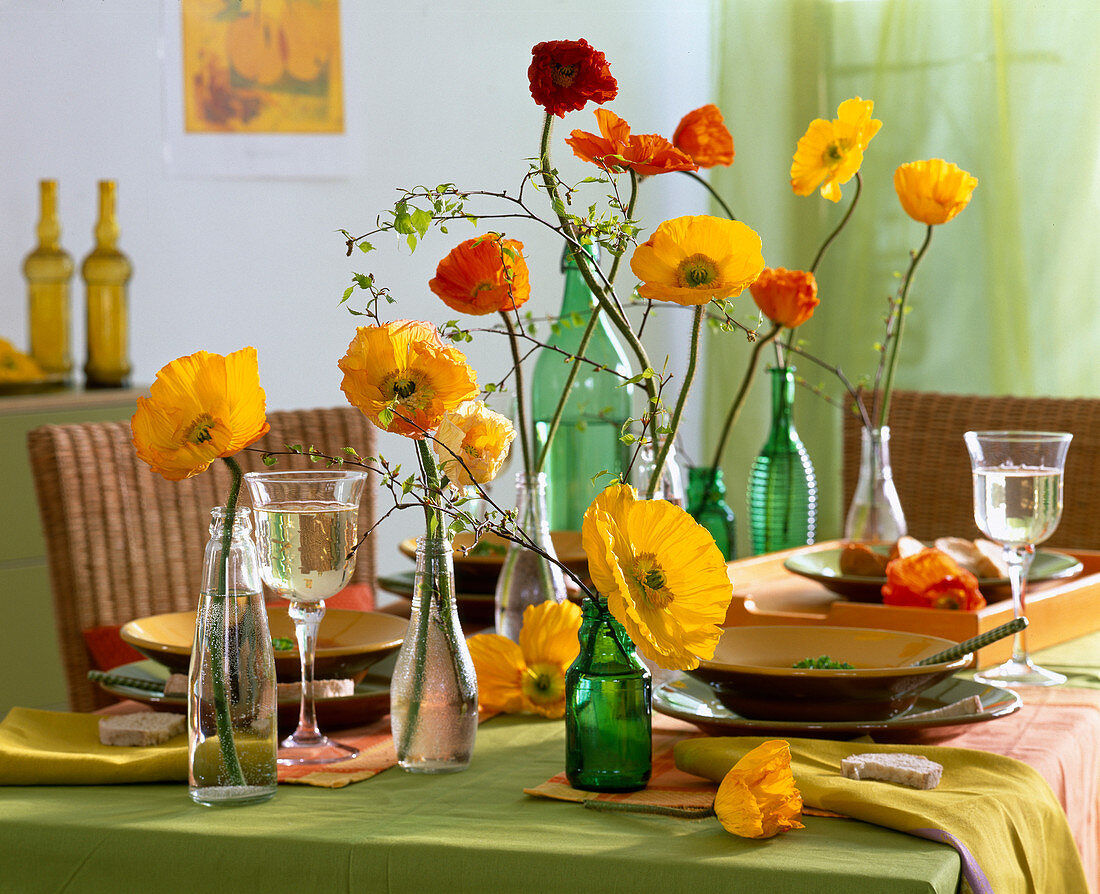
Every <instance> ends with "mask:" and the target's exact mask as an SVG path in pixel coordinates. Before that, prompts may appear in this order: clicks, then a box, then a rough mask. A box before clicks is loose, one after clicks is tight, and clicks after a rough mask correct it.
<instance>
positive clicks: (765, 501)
mask: <svg viewBox="0 0 1100 894" xmlns="http://www.w3.org/2000/svg"><path fill="white" fill-rule="evenodd" d="M768 373H769V374H770V375H771V380H772V415H771V430H770V431H769V432H768V439H767V441H766V442H765V444H764V447H763V449H762V450H761V451H760V455H759V456H757V457H756V460H755V461H754V462H753V464H752V470H751V471H750V472H749V528H750V530H751V531H752V548H753V552H754V553H756V554H757V555H759V554H760V553H771V552H776V551H777V550H781V549H790V548H792V547H795V546H805V545H806V544H807V543H813V542H814V534H815V532H816V530H817V476H816V475H815V474H814V466H813V463H812V462H810V457H809V454H807V453H806V448H805V447H804V446H803V444H802V439H801V438H800V437H799V436H798V432H797V431H795V427H794V422H793V420H792V418H791V410H792V407H793V404H794V367H782V368H771V369H769V370H768Z"/></svg>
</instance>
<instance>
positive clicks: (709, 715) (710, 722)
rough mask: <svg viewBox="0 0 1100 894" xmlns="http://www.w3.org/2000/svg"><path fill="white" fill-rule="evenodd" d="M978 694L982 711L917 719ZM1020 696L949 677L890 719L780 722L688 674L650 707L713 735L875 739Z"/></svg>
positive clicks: (966, 719)
mask: <svg viewBox="0 0 1100 894" xmlns="http://www.w3.org/2000/svg"><path fill="white" fill-rule="evenodd" d="M975 695H976V696H978V698H979V699H981V703H982V711H981V713H976V714H964V715H961V716H958V717H920V716H919V715H920V713H921V712H923V711H931V710H933V709H935V708H943V707H946V706H947V705H951V704H954V703H955V702H957V701H961V700H962V699H966V698H970V697H972V696H975ZM1021 704H1023V702H1022V700H1021V699H1020V696H1018V695H1017V694H1016V693H1014V692H1010V691H1009V690H1007V689H998V688H996V687H995V686H986V685H984V684H982V683H975V682H973V681H971V680H964V679H959V678H958V677H952V678H951V679H948V680H944V681H943V682H942V683H937V684H936V685H935V686H931V687H929V688H928V689H926V690H925V691H924V693H923V694H922V695H921V697H920V698H919V699H917V703H916V704H915V705H913V707H912V708H910V709H909V710H908V711H905V712H904V713H902V714H899V715H898V716H897V717H892V718H890V719H889V720H865V721H793V720H792V721H783V720H749V719H748V718H747V717H742V716H741V715H739V714H737V713H735V712H734V711H731V710H730V709H729V708H727V707H726V706H725V705H723V704H722V703H721V702H720V701H719V700H718V696H716V695H715V694H714V690H712V689H711V688H710V687H709V686H707V685H706V684H705V683H703V682H702V681H700V680H696V679H694V678H692V677H682V678H680V679H677V680H672V681H670V682H668V683H665V684H664V685H662V686H659V687H657V689H656V691H655V692H654V693H653V708H654V710H656V711H659V712H660V713H662V714H667V715H668V716H669V717H676V718H678V719H679V720H686V721H687V722H688V723H693V724H695V725H696V726H697V727H699V729H701V730H703V732H705V733H707V734H708V735H712V736H795V737H802V738H818V739H820V738H854V737H856V736H863V735H867V734H869V733H873V734H875V738H876V740H879V741H884V740H885V738H887V737H897V738H906V737H907V736H909V735H910V734H912V733H917V732H925V731H928V730H937V729H944V728H949V727H954V726H964V725H967V724H971V723H986V722H988V721H990V720H994V719H996V718H998V717H1006V716H1007V715H1009V714H1013V713H1015V712H1016V711H1018V710H1019V709H1020V705H1021Z"/></svg>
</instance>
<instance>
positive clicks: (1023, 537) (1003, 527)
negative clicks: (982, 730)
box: [964, 431, 1073, 686]
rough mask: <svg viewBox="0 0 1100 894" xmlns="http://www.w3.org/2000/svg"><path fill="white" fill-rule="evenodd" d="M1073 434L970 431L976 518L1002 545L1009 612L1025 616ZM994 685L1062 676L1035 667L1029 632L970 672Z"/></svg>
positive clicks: (1058, 514) (1046, 682)
mask: <svg viewBox="0 0 1100 894" xmlns="http://www.w3.org/2000/svg"><path fill="white" fill-rule="evenodd" d="M1072 437H1073V435H1071V434H1068V433H1066V432H1045V431H968V432H967V433H966V434H965V435H964V438H965V440H966V449H967V450H969V451H970V465H971V469H972V471H973V473H974V520H975V521H976V522H977V523H978V527H979V528H980V529H981V531H982V533H983V534H985V536H986V537H988V538H989V539H990V540H995V541H997V542H998V543H999V544H1001V546H1002V548H1003V549H1004V557H1005V561H1006V563H1007V564H1008V580H1009V583H1010V584H1011V586H1012V610H1013V612H1014V614H1015V616H1016V617H1017V618H1022V617H1026V614H1027V609H1026V602H1025V598H1024V597H1025V590H1026V586H1027V573H1028V569H1030V568H1031V559H1032V556H1034V554H1035V544H1037V543H1042V542H1043V541H1044V540H1046V539H1047V538H1048V537H1049V536H1050V535H1051V534H1053V533H1054V529H1055V528H1057V527H1058V522H1059V521H1060V520H1061V518H1062V472H1063V469H1064V468H1065V463H1066V451H1067V450H1068V449H1069V442H1070V439H1071V438H1072ZM974 679H975V680H978V681H979V682H982V683H987V684H989V685H992V686H1055V685H1057V684H1059V683H1064V682H1066V678H1065V677H1064V676H1063V675H1062V674H1059V673H1057V672H1055V671H1050V670H1046V669H1045V668H1042V667H1039V666H1038V665H1037V664H1035V663H1034V662H1033V661H1032V660H1031V659H1030V658H1029V657H1028V653H1027V631H1026V630H1021V631H1020V632H1019V633H1017V634H1016V635H1015V637H1014V638H1013V640H1012V657H1011V658H1010V659H1009V660H1008V661H1006V662H1005V663H1004V664H1002V665H1000V666H999V667H995V668H991V669H989V670H987V671H982V672H981V673H977V674H975V675H974Z"/></svg>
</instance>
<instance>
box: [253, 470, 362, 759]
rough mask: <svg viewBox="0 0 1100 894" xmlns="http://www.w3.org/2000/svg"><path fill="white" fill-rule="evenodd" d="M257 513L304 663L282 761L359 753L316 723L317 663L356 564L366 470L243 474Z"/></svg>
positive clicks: (264, 566)
mask: <svg viewBox="0 0 1100 894" xmlns="http://www.w3.org/2000/svg"><path fill="white" fill-rule="evenodd" d="M244 479H245V481H246V482H247V484H248V489H249V492H250V493H251V494H252V505H253V511H254V513H255V517H256V546H257V552H258V554H259V558H260V574H261V576H262V577H263V579H264V583H265V584H267V586H268V587H270V588H271V589H272V590H273V591H274V592H275V593H276V594H278V595H279V596H282V597H283V598H285V599H288V600H290V608H289V609H288V610H287V614H288V615H290V618H291V620H293V621H294V635H295V637H296V638H297V640H298V654H299V656H300V659H301V669H302V696H301V702H300V709H299V713H298V728H297V729H296V730H295V731H294V732H293V733H292V734H291V735H290V736H289V737H287V738H286V739H284V740H283V741H282V742H281V743H280V749H279V756H278V761H279V763H281V764H295V765H300V764H328V763H332V762H334V761H340V760H346V759H347V758H349V757H355V755H356V754H358V751H357V750H356V749H355V748H353V747H351V746H350V745H344V744H343V743H341V742H336V741H333V740H332V739H330V738H328V737H327V736H325V735H323V734H322V733H321V731H320V730H319V729H318V728H317V715H316V708H315V705H314V702H313V664H314V656H315V654H316V649H317V630H318V627H319V626H320V624H321V618H323V617H324V614H325V600H326V599H328V598H329V597H330V596H334V595H335V594H336V593H338V592H339V591H340V590H342V589H343V588H344V587H345V586H346V585H347V583H348V581H349V580H350V579H351V575H352V572H353V571H354V570H355V545H356V537H357V533H358V519H359V499H360V497H361V495H362V493H363V485H364V483H365V482H366V480H367V473H366V472H356V471H339V472H333V471H324V472H249V473H248V474H247V475H245V476H244Z"/></svg>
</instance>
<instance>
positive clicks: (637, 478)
mask: <svg viewBox="0 0 1100 894" xmlns="http://www.w3.org/2000/svg"><path fill="white" fill-rule="evenodd" d="M655 463H656V458H655V456H654V453H653V448H652V447H648V446H647V447H643V448H642V449H641V450H640V451H639V453H638V460H637V462H635V463H634V473H633V475H632V476H631V477H632V478H633V480H634V489H635V490H637V491H638V495H639V496H641V497H643V498H644V497H645V493H646V488H648V487H649V479H650V478H652V477H653V466H654V464H655ZM653 496H654V498H655V499H658V500H667V501H668V502H669V503H672V504H673V505H675V506H684V505H686V502H687V498H686V495H685V493H684V473H683V470H682V469H681V468H680V454H679V453H677V451H676V445H675V444H673V445H672V446H671V447H669V448H668V453H667V454H666V455H665V467H664V468H663V469H662V470H661V481H660V484H659V485H658V487H657V490H656V492H655V493H654V494H653Z"/></svg>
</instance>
